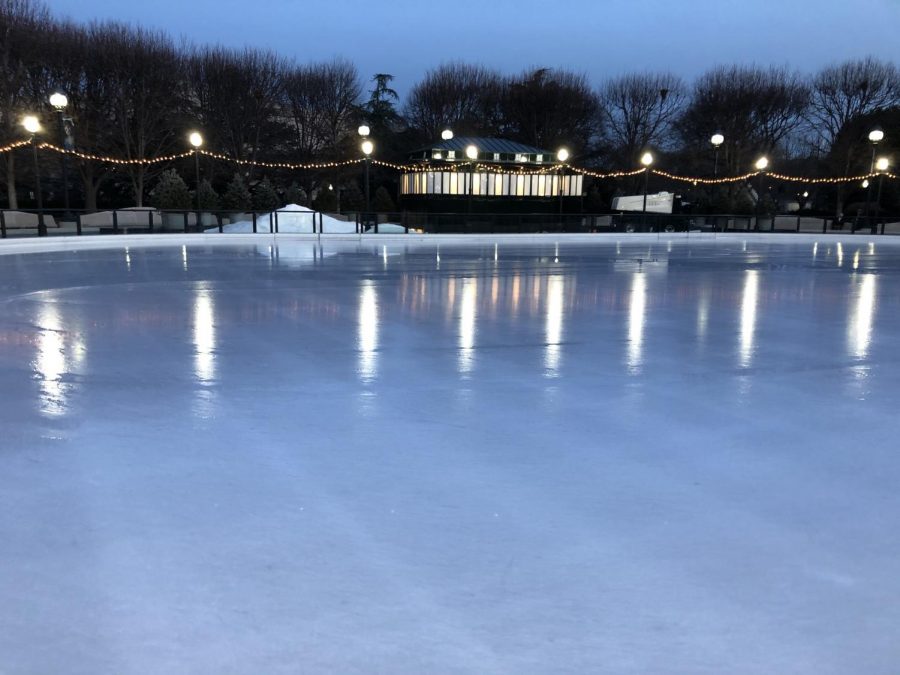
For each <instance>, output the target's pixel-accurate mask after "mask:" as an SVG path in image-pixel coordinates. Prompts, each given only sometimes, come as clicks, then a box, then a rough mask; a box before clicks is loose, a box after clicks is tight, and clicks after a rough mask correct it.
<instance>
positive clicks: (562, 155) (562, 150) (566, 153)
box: [556, 148, 569, 162]
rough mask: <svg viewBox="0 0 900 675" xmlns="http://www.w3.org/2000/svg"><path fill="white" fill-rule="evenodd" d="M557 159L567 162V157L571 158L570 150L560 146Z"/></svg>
mask: <svg viewBox="0 0 900 675" xmlns="http://www.w3.org/2000/svg"><path fill="white" fill-rule="evenodd" d="M556 159H558V160H559V161H560V162H565V161H566V160H567V159H569V151H568V150H566V149H565V148H560V149H559V151H558V152H557V153H556Z"/></svg>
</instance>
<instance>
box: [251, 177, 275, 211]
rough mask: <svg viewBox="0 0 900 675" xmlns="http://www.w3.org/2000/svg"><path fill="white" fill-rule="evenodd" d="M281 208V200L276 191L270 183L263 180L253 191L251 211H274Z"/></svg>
mask: <svg viewBox="0 0 900 675" xmlns="http://www.w3.org/2000/svg"><path fill="white" fill-rule="evenodd" d="M279 206H281V198H280V197H279V196H278V191H277V190H276V189H275V186H274V185H272V181H270V180H269V179H268V178H263V179H262V180H261V181H259V183H258V184H257V185H256V188H255V189H254V190H253V209H254V210H255V211H274V210H275V209H277V208H278V207H279Z"/></svg>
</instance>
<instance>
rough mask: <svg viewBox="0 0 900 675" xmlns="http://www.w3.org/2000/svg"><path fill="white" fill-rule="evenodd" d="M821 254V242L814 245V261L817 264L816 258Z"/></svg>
mask: <svg viewBox="0 0 900 675" xmlns="http://www.w3.org/2000/svg"><path fill="white" fill-rule="evenodd" d="M818 254H819V242H816V243H814V244H813V261H814V262H815V259H816V256H817V255H818Z"/></svg>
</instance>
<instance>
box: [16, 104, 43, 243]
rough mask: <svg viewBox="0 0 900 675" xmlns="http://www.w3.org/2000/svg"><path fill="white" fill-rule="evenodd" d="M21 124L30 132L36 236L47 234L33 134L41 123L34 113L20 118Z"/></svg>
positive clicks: (34, 134)
mask: <svg viewBox="0 0 900 675" xmlns="http://www.w3.org/2000/svg"><path fill="white" fill-rule="evenodd" d="M22 126H23V127H25V131H27V132H28V133H29V134H31V154H32V157H33V158H34V185H35V192H34V194H35V197H36V198H37V211H38V236H39V237H46V236H47V224H46V223H45V222H44V198H43V195H42V194H41V165H40V164H39V163H38V154H37V141H36V140H35V136H36V135H37V134H38V133H39V132H40V131H41V123H40V121H39V120H38V118H37V117H35V116H34V115H26V116H25V117H23V118H22Z"/></svg>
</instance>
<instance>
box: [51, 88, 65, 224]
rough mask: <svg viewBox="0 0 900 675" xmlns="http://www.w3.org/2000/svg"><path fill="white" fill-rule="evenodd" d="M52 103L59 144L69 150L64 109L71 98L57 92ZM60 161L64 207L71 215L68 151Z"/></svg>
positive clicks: (52, 98) (52, 95)
mask: <svg viewBox="0 0 900 675" xmlns="http://www.w3.org/2000/svg"><path fill="white" fill-rule="evenodd" d="M50 105H51V106H53V109H54V110H56V119H57V122H58V123H59V145H60V147H61V148H62V149H63V150H68V148H67V147H66V120H65V117H64V116H63V115H64V111H65V109H66V106H67V105H69V99H68V98H67V97H66V95H65V94H63V93H62V92H56V93H54V94H51V95H50ZM60 162H61V163H62V182H63V208H64V209H65V215H66V217H67V218H68V217H69V156H68V155H66V153H62V155H61V156H60Z"/></svg>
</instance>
